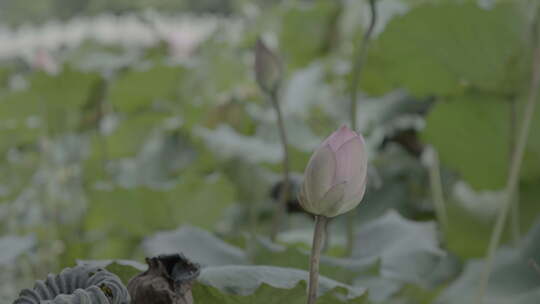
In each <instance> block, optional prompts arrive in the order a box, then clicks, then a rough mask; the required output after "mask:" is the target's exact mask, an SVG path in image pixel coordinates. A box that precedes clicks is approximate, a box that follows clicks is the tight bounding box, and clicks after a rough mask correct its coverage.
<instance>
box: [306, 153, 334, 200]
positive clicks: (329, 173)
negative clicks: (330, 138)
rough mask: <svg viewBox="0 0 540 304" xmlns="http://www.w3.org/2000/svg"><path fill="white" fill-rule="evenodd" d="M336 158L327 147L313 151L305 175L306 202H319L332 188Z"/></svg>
mask: <svg viewBox="0 0 540 304" xmlns="http://www.w3.org/2000/svg"><path fill="white" fill-rule="evenodd" d="M336 165H337V164H336V156H335V154H334V152H333V151H332V149H331V148H330V146H329V145H325V146H322V147H321V148H319V149H317V151H315V154H313V156H312V157H311V159H310V160H309V163H308V166H307V169H306V174H305V181H304V182H305V187H306V188H305V194H306V199H307V200H308V201H319V200H321V199H322V198H323V196H324V195H325V193H326V192H327V191H328V189H330V188H331V187H332V184H333V181H334V176H335V174H336Z"/></svg>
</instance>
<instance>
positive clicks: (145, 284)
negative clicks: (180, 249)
mask: <svg viewBox="0 0 540 304" xmlns="http://www.w3.org/2000/svg"><path fill="white" fill-rule="evenodd" d="M146 263H147V264H148V270H147V271H145V272H142V273H140V274H138V275H137V276H135V277H133V278H132V279H131V280H130V281H129V283H128V290H129V293H130V295H131V299H132V302H131V304H147V303H153V304H193V296H192V294H191V287H192V286H193V282H194V281H195V279H196V278H197V277H198V276H199V273H200V267H199V265H198V264H195V263H192V262H191V261H189V260H188V259H187V258H186V257H184V256H183V255H181V254H173V255H160V256H157V257H152V258H147V259H146Z"/></svg>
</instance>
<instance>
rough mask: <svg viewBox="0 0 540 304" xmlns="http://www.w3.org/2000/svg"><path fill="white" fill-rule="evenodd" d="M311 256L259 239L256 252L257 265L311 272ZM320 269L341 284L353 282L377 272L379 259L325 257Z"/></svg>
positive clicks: (306, 252)
mask: <svg viewBox="0 0 540 304" xmlns="http://www.w3.org/2000/svg"><path fill="white" fill-rule="evenodd" d="M309 256H310V252H309V250H302V249H299V248H295V247H285V246H282V245H279V244H275V243H270V241H268V240H266V239H258V240H257V246H256V247H255V250H254V262H255V264H258V265H272V266H280V267H294V268H298V269H303V270H309V263H308V262H309ZM319 267H320V273H321V275H324V276H326V277H328V278H332V279H335V280H339V281H341V282H351V281H352V280H353V279H354V278H357V277H358V276H360V275H361V274H366V273H373V272H377V270H378V259H377V257H368V258H366V259H356V258H336V257H331V256H325V255H323V256H321V262H320V266H319Z"/></svg>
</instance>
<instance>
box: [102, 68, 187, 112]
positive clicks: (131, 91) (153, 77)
mask: <svg viewBox="0 0 540 304" xmlns="http://www.w3.org/2000/svg"><path fill="white" fill-rule="evenodd" d="M182 73H183V70H182V68H181V67H178V66H166V65H155V66H151V67H148V68H140V69H136V70H129V71H126V72H125V73H123V74H120V76H119V78H118V79H116V80H115V81H114V82H113V84H112V86H111V88H110V93H109V94H110V95H109V96H110V97H109V99H110V102H111V103H112V104H113V105H114V106H116V107H117V108H118V109H119V110H121V111H125V112H132V111H136V110H140V109H141V108H143V109H144V108H148V107H150V106H152V103H153V102H155V101H159V100H167V99H171V98H173V97H174V96H175V92H176V88H178V87H179V84H180V80H181V77H182Z"/></svg>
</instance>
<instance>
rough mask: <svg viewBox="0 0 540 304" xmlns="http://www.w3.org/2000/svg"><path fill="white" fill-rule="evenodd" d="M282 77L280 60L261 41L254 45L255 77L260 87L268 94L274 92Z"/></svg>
mask: <svg viewBox="0 0 540 304" xmlns="http://www.w3.org/2000/svg"><path fill="white" fill-rule="evenodd" d="M281 77H282V67H281V60H280V59H279V58H278V56H277V55H276V54H274V53H273V52H272V51H271V50H270V49H269V48H268V47H267V46H266V45H265V44H264V42H263V41H262V39H258V40H257V44H256V45H255V78H256V80H257V83H258V84H259V86H260V87H261V89H262V90H263V91H264V92H266V93H268V94H275V93H276V92H277V90H278V88H279V85H280V83H281Z"/></svg>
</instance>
